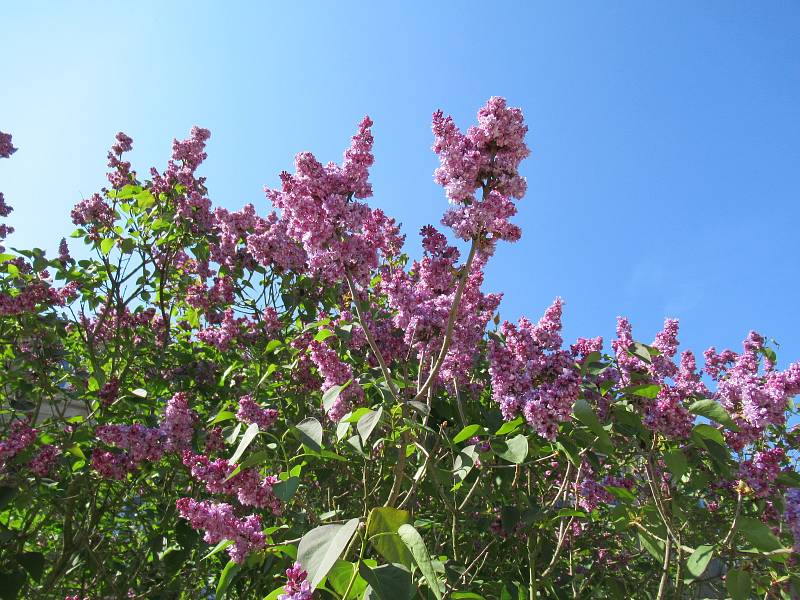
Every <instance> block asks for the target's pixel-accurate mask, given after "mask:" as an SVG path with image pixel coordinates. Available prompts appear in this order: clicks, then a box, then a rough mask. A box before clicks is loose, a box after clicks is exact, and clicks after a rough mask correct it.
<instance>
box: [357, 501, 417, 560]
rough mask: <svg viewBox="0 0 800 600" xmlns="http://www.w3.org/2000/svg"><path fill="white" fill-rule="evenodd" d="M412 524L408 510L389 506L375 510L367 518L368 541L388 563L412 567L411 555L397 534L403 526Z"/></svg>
mask: <svg viewBox="0 0 800 600" xmlns="http://www.w3.org/2000/svg"><path fill="white" fill-rule="evenodd" d="M410 522H411V515H410V514H409V512H408V511H407V510H400V509H397V508H391V507H389V506H382V507H379V508H373V509H372V510H371V511H370V513H369V517H368V518H367V539H369V541H370V543H371V544H372V546H373V547H374V548H375V550H376V551H377V552H378V554H380V555H381V556H382V557H383V558H385V559H386V560H387V562H390V563H401V564H403V565H406V566H410V565H411V554H410V553H409V551H408V548H406V546H405V544H404V543H403V541H402V540H401V539H400V537H399V536H398V534H397V530H398V529H400V526H401V525H405V524H407V523H410Z"/></svg>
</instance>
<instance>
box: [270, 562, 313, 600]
mask: <svg viewBox="0 0 800 600" xmlns="http://www.w3.org/2000/svg"><path fill="white" fill-rule="evenodd" d="M307 577H308V574H307V573H306V571H305V569H303V566H302V565H301V564H300V563H299V562H295V563H294V564H293V565H292V566H291V567H289V568H288V569H286V585H284V586H283V591H284V593H283V594H280V595H279V596H278V600H310V599H311V597H312V592H311V584H310V583H309V582H308V579H307Z"/></svg>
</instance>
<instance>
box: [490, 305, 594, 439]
mask: <svg viewBox="0 0 800 600" xmlns="http://www.w3.org/2000/svg"><path fill="white" fill-rule="evenodd" d="M561 309H562V301H561V299H560V298H556V300H555V301H554V302H553V304H552V305H551V306H550V307H549V308H548V309H547V310H546V311H545V313H544V316H543V317H542V318H541V319H540V320H539V322H538V323H537V324H536V325H534V324H532V323H531V322H530V321H528V320H527V319H526V318H524V317H523V318H521V319H520V320H519V322H518V324H517V325H514V324H512V323H509V322H507V321H506V322H504V323H503V325H502V326H501V327H500V333H501V334H502V336H503V338H504V339H505V344H501V343H499V342H497V341H495V340H492V341H491V342H490V344H489V374H490V376H491V381H492V396H493V398H494V399H495V401H496V402H497V403H498V404H499V405H500V410H501V412H502V413H503V417H504V418H505V419H512V418H514V417H515V416H516V415H517V414H518V413H519V412H520V411H521V412H522V414H523V415H524V416H525V420H526V421H527V422H528V424H529V425H530V426H531V427H533V428H534V429H535V430H536V432H537V433H538V434H539V435H541V436H542V437H544V438H547V439H549V440H553V439H555V436H556V433H557V431H558V425H559V423H562V422H564V421H566V420H568V419H569V418H570V415H571V414H572V407H573V405H574V404H575V400H576V399H577V398H578V394H579V392H580V383H581V380H580V373H579V371H578V370H577V368H576V367H575V361H574V359H573V358H572V355H571V354H570V353H569V352H567V351H565V350H562V349H561V344H562V340H561V333H560V332H561Z"/></svg>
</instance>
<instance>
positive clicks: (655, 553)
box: [639, 532, 664, 562]
mask: <svg viewBox="0 0 800 600" xmlns="http://www.w3.org/2000/svg"><path fill="white" fill-rule="evenodd" d="M639 542H640V543H641V544H642V547H643V548H644V549H645V550H647V551H648V552H649V553H650V555H651V556H652V557H653V558H655V559H656V560H657V561H659V562H664V542H662V541H660V540H657V539H656V538H654V537H653V536H650V535H647V534H645V533H641V532H640V533H639Z"/></svg>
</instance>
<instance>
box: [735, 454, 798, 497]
mask: <svg viewBox="0 0 800 600" xmlns="http://www.w3.org/2000/svg"><path fill="white" fill-rule="evenodd" d="M785 457H786V452H785V451H784V450H783V448H770V449H769V450H763V451H761V452H755V453H754V454H753V457H752V458H751V459H750V460H745V461H742V462H741V463H739V477H740V478H741V479H742V480H743V481H744V482H745V483H746V484H747V485H748V486H750V489H752V490H753V494H755V495H756V496H757V497H759V498H766V497H767V496H769V495H771V494H772V493H773V492H774V491H775V490H774V488H773V483H775V480H776V479H777V477H778V475H779V474H780V472H781V462H783V460H784V458H785Z"/></svg>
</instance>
